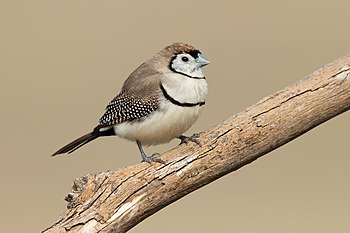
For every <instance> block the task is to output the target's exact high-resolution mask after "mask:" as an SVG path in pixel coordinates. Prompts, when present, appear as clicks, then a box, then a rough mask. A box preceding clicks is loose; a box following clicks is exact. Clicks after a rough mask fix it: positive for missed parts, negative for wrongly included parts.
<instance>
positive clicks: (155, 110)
mask: <svg viewBox="0 0 350 233" xmlns="http://www.w3.org/2000/svg"><path fill="white" fill-rule="evenodd" d="M208 64H209V61H208V59H207V58H205V57H204V56H203V55H202V53H201V52H200V50H198V49H196V48H195V47H194V46H192V45H190V44H186V43H182V42H176V43H173V44H171V45H168V46H166V47H165V48H163V49H162V50H161V51H160V52H158V53H156V54H155V55H154V56H153V57H151V58H150V59H148V60H146V61H145V62H144V63H142V64H141V65H140V66H139V67H138V68H136V69H135V70H134V71H133V72H132V73H131V74H130V75H129V76H128V77H127V79H126V80H125V81H124V83H123V85H122V88H121V90H120V92H119V94H117V95H116V96H115V97H114V98H113V99H112V100H111V101H110V102H109V104H108V105H107V107H106V108H105V113H104V114H103V115H102V117H101V118H100V119H99V122H98V125H97V126H96V127H95V128H93V130H92V131H91V132H90V133H87V134H85V135H83V136H81V137H79V138H78V139H76V140H74V141H72V142H71V143H69V144H67V145H65V146H64V147H62V148H61V149H59V150H58V151H56V152H55V153H54V154H52V156H56V155H59V154H65V153H68V154H70V153H72V152H73V151H75V150H77V149H78V148H80V147H82V146H84V145H85V144H87V143H89V142H91V141H93V140H95V139H97V138H100V137H106V136H119V137H121V138H124V139H127V140H130V141H133V142H136V144H137V146H138V149H139V151H140V154H141V158H142V161H141V162H148V163H151V162H159V163H165V162H164V161H163V160H162V159H160V158H157V157H156V156H157V155H159V153H153V154H151V155H147V154H146V153H145V152H144V150H143V146H151V145H158V144H164V143H168V142H170V141H171V140H173V139H175V138H178V139H180V140H181V143H184V142H185V143H187V142H189V141H193V142H196V143H197V144H198V143H200V142H199V141H198V140H197V138H196V135H193V136H191V137H187V136H184V135H183V133H184V132H185V131H187V130H188V129H189V128H190V127H191V126H192V125H193V124H194V122H195V121H196V120H197V119H198V117H199V115H200V114H201V112H202V110H203V107H204V105H205V101H206V98H207V95H208V84H207V81H206V77H205V75H204V70H203V67H204V66H206V65H208ZM181 143H180V144H181Z"/></svg>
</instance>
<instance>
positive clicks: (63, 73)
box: [0, 0, 350, 233]
mask: <svg viewBox="0 0 350 233" xmlns="http://www.w3.org/2000/svg"><path fill="white" fill-rule="evenodd" d="M349 7H350V2H349V1H345V0H344V1H316V0H314V1H311V0H294V1H273V0H266V1H258V0H252V1H221V0H216V1H197V0H192V1H183V0H177V1H160V0H153V1H110V0H104V1H95V0H84V1H83V0H76V1H68V0H61V1H44V0H41V1H39V0H33V1H9V0H8V1H6V0H2V1H1V2H0V31H1V36H0V78H1V92H0V107H1V122H0V124H1V125H0V128H1V130H2V136H1V140H0V143H1V144H0V146H1V163H0V176H1V178H2V185H1V187H0V189H1V198H2V205H1V210H2V211H1V214H0V215H1V216H0V222H1V228H2V230H1V231H2V232H39V231H41V230H43V229H44V228H46V227H48V226H50V225H51V224H52V223H53V222H54V221H55V220H56V219H57V218H58V217H59V215H60V214H61V213H63V212H64V211H65V209H66V203H65V201H64V196H65V195H66V194H67V193H68V192H70V189H71V183H72V181H73V180H74V178H76V177H80V176H83V175H85V174H88V173H95V172H100V171H106V170H116V169H118V168H121V167H125V166H128V165H131V164H135V163H138V162H140V156H139V152H138V150H137V147H136V145H135V144H134V143H132V142H128V141H125V140H123V139H119V138H113V137H112V138H104V139H100V140H96V141H94V142H93V143H91V144H89V145H87V146H85V147H83V148H82V149H80V150H78V151H76V152H75V153H74V154H71V155H65V156H59V157H55V158H51V157H50V155H51V154H52V153H53V152H55V151H56V150H57V149H59V148H60V147H62V146H63V145H65V144H66V143H68V142H70V141H71V140H73V139H75V138H77V137H79V136H81V135H82V134H84V133H87V132H88V131H90V130H91V129H92V128H93V127H94V126H95V125H96V124H97V121H98V119H99V117H100V116H101V115H102V114H103V112H104V107H105V106H106V105H107V103H108V102H109V101H110V100H111V99H112V98H113V97H114V96H115V95H116V94H117V92H119V90H120V87H121V85H122V83H123V81H124V79H125V78H126V77H127V76H128V75H129V74H130V73H131V72H132V71H133V70H134V69H135V68H136V67H137V66H138V65H140V64H141V63H142V62H143V61H145V60H146V59H148V58H149V57H151V56H153V55H154V54H155V53H156V52H158V51H159V50H161V49H162V48H163V47H164V46H166V45H168V44H170V43H172V42H175V41H182V42H187V43H190V44H193V45H194V46H196V47H198V48H199V49H200V50H201V51H202V52H203V54H204V55H205V56H206V57H207V58H208V59H209V60H210V61H211V64H210V65H209V66H207V67H206V76H207V80H208V83H209V87H210V93H209V98H208V101H207V104H206V108H205V111H204V112H203V115H202V116H201V118H200V119H199V121H198V122H197V123H196V124H195V125H194V126H193V127H192V128H191V130H189V131H188V132H187V134H188V135H190V134H192V133H193V132H200V131H202V130H205V129H208V128H210V127H212V126H214V125H216V124H218V123H220V122H221V121H223V120H224V119H226V118H228V117H229V116H230V115H233V114H234V113H237V112H240V111H242V110H244V109H245V108H246V107H248V106H250V105H252V104H254V103H256V102H257V101H259V100H260V99H261V98H263V97H265V96H267V95H270V94H272V93H274V92H275V91H277V90H279V89H281V88H284V87H285V86H287V85H290V84H292V83H294V82H296V81H298V80H299V79H301V78H303V77H305V76H306V75H308V74H309V73H311V72H313V71H314V70H316V69H318V68H319V67H321V66H323V65H324V64H326V63H328V62H331V61H333V60H335V59H337V58H339V57H342V56H344V55H346V54H347V53H349V52H350V31H349V30H348V29H349ZM349 121H350V115H349V113H344V114H342V115H341V116H339V117H336V118H335V119H332V120H330V121H328V122H326V123H324V124H322V125H321V126H319V127H317V128H315V129H313V130H312V131H310V132H308V133H307V134H305V135H303V136H301V137H299V138H297V139H296V140H294V141H292V142H290V143H288V144H287V145H285V146H283V147H281V148H279V149H277V150H275V151H273V152H271V153H270V154H268V155H266V156H264V157H262V158H261V159H259V160H257V161H255V162H254V163H252V164H250V165H248V166H246V167H243V168H242V169H239V170H238V171H236V172H234V173H231V174H229V175H227V176H225V177H223V178H221V179H219V180H217V181H216V182H214V183H211V184H210V185H208V186H206V187H203V188H201V189H200V190H197V191H195V192H193V193H192V194H190V195H188V196H186V197H184V198H182V199H180V200H179V201H177V202H175V203H174V204H172V205H170V206H168V207H166V208H165V209H163V210H161V211H159V212H158V213H156V214H155V215H153V216H151V217H150V218H148V219H146V220H144V221H143V222H142V223H140V224H139V225H138V226H136V227H135V228H133V229H132V230H131V231H130V232H133V233H141V232H153V233H156V232H208V233H209V232H240V233H246V232H247V233H248V232H249V233H254V232H256V233H263V232H266V233H279V232H284V233H288V232H299V233H301V232H305V233H310V232H317V233H322V232H325V233H326V232H327V233H328V232H337V233H341V232H350V221H349V219H350V199H349V196H350V185H349V177H350V170H349V164H350V156H349V152H348V147H347V146H346V145H348V143H349V135H348V130H349ZM177 144H178V140H175V141H174V142H172V143H170V144H167V145H162V146H157V147H149V148H147V149H146V152H148V153H152V152H155V151H158V152H164V151H166V150H169V149H171V148H172V147H174V146H176V145H177Z"/></svg>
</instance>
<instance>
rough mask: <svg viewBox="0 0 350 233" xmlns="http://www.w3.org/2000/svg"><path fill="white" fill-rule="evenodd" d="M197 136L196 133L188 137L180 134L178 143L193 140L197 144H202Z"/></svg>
mask: <svg viewBox="0 0 350 233" xmlns="http://www.w3.org/2000/svg"><path fill="white" fill-rule="evenodd" d="M198 136H199V134H198V133H195V134H193V135H192V136H190V137H187V136H185V135H181V136H180V137H178V138H179V139H180V140H181V142H180V145H181V144H183V143H185V144H187V143H188V142H194V143H196V144H197V145H198V146H202V144H201V142H200V141H199V139H198Z"/></svg>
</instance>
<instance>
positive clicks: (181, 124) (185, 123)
mask: <svg viewBox="0 0 350 233" xmlns="http://www.w3.org/2000/svg"><path fill="white" fill-rule="evenodd" d="M202 109H203V106H195V107H180V106H177V105H174V104H172V103H170V102H169V101H163V103H161V105H160V106H159V108H158V109H157V110H156V111H155V112H153V113H152V114H150V115H149V116H146V117H145V119H143V120H140V121H134V122H131V123H130V122H124V123H121V124H118V125H115V126H114V130H115V133H116V134H117V135H118V136H120V137H122V138H125V139H128V140H132V141H136V140H138V141H140V142H141V144H142V145H146V146H147V145H157V144H162V143H167V142H169V141H171V140H172V139H174V138H176V137H179V136H180V135H181V134H183V133H184V132H185V131H187V130H188V129H189V128H190V127H191V126H192V125H193V123H194V122H195V121H196V120H197V119H198V117H199V115H200V113H201V111H202Z"/></svg>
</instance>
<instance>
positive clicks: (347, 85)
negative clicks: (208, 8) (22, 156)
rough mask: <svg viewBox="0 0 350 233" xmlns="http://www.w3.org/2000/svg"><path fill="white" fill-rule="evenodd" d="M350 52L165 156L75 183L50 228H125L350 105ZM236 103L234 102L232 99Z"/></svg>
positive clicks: (93, 230) (129, 227) (249, 161)
mask: <svg viewBox="0 0 350 233" xmlns="http://www.w3.org/2000/svg"><path fill="white" fill-rule="evenodd" d="M349 74H350V55H348V56H346V57H344V58H341V59H339V60H337V61H335V62H333V63H330V64H328V65H326V66H324V67H322V68H321V69H319V70H317V71H315V72H314V73H312V74H311V75H309V76H308V77H306V78H304V79H302V80H300V81H298V82H297V83H295V84H294V85H291V86H289V87H287V88H285V89H283V90H281V91H278V92H276V93H275V94H272V95H270V96H268V97H266V98H264V99H262V100H261V101H260V102H258V103H257V104H255V105H253V106H251V107H249V108H247V109H246V110H245V111H243V112H241V113H238V114H236V115H234V116H232V117H230V118H229V119H227V120H226V121H224V122H223V123H221V124H219V125H217V126H215V127H214V128H212V129H209V130H207V131H205V132H202V133H200V135H199V139H200V141H201V143H202V146H198V145H196V144H195V143H189V144H188V145H184V144H183V145H180V146H178V147H176V148H174V149H172V150H170V151H168V152H166V153H164V154H162V155H161V158H162V159H163V160H164V161H166V164H165V165H163V164H159V163H153V164H148V163H140V164H136V165H133V166H130V167H126V168H122V169H119V170H117V171H108V172H101V173H99V174H88V175H86V176H84V177H81V178H78V179H76V180H75V181H74V184H73V188H72V192H71V193H69V194H68V195H67V197H66V200H67V202H68V209H67V211H66V212H65V213H63V215H62V216H61V217H60V219H59V220H58V221H57V222H56V223H54V224H53V225H52V226H50V227H49V228H47V229H46V230H44V231H43V232H46V233H49V232H125V231H127V230H129V229H131V228H132V227H133V226H135V225H136V224H138V223H139V222H141V221H142V220H143V219H145V218H147V217H148V216H150V215H152V214H153V213H155V212H157V211H158V210H160V209H162V208H164V207H165V206H167V205H169V204H170V203H172V202H174V201H176V200H178V199H179V198H181V197H183V196H184V195H186V194H188V193H190V192H192V191H194V190H196V189H198V188H200V187H202V186H204V185H206V184H208V183H210V182H212V181H214V180H216V179H218V178H220V177H221V176H223V175H225V174H227V173H230V172H232V171H235V170H237V169H239V168H240V167H242V166H244V165H247V164H249V163H251V162H252V161H254V160H256V159H257V158H259V157H260V156H262V155H264V154H266V153H268V152H269V151H271V150H274V149H276V148H278V147H279V146H281V145H283V144H285V143H287V142H289V141H290V140H292V139H294V138H296V137H298V136H300V135H301V134H303V133H305V132H307V131H309V130H310V129H312V128H314V127H315V126H317V125H319V124H321V123H322V122H324V121H326V120H328V119H331V118H332V117H334V116H336V115H338V114H340V113H342V112H345V111H346V110H348V109H349V108H350V78H349ZM227 104H229V103H227Z"/></svg>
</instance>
